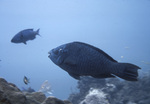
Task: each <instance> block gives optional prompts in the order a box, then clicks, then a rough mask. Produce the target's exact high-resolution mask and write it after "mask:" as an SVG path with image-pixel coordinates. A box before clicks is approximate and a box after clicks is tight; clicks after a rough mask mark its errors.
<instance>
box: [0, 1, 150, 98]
mask: <svg viewBox="0 0 150 104" xmlns="http://www.w3.org/2000/svg"><path fill="white" fill-rule="evenodd" d="M28 28H34V30H37V29H38V28H40V35H41V37H40V36H37V37H36V39H35V40H33V41H28V42H27V45H25V44H23V43H21V44H15V43H11V42H10V41H11V39H12V37H13V36H14V35H15V34H16V33H18V32H19V31H21V30H24V29H28ZM72 41H81V42H85V43H88V44H91V45H94V46H96V47H98V48H100V49H102V50H104V51H105V52H106V53H108V54H109V55H110V56H112V57H113V58H114V59H116V60H118V61H121V62H130V63H133V64H136V65H138V66H140V67H141V68H142V70H140V71H139V73H140V76H142V75H144V74H145V73H147V72H148V71H149V70H150V59H149V53H150V47H149V46H150V1H149V0H36V1H35V0H13V1H10V0H1V1H0V60H1V61H0V77H3V78H5V79H6V80H7V81H8V82H12V83H14V84H16V85H17V86H18V87H19V88H20V89H21V88H22V87H25V88H28V87H32V88H33V89H35V90H36V91H38V90H39V88H40V86H41V84H42V83H43V82H44V81H45V80H48V81H49V83H50V84H51V86H52V90H53V94H52V96H56V97H57V98H60V99H67V98H68V96H69V94H70V93H71V92H75V91H77V88H76V85H77V80H75V79H73V78H72V77H70V76H69V75H68V74H67V72H65V71H63V70H62V69H60V68H59V67H58V66H56V65H55V64H54V63H53V62H52V61H51V60H50V59H49V58H48V51H49V50H51V49H52V48H55V47H57V46H59V45H61V44H65V43H68V42H72ZM24 75H25V76H27V77H28V78H30V83H29V85H25V84H24V83H23V77H24Z"/></svg>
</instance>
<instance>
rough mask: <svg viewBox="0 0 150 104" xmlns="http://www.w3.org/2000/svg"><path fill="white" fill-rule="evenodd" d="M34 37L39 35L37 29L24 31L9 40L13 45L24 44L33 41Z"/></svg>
mask: <svg viewBox="0 0 150 104" xmlns="http://www.w3.org/2000/svg"><path fill="white" fill-rule="evenodd" d="M36 35H39V29H38V30H37V31H33V29H25V30H22V31H20V32H19V33H17V34H16V35H15V36H14V37H13V38H12V40H11V42H13V43H24V44H27V43H26V42H27V41H28V40H33V39H35V38H36Z"/></svg>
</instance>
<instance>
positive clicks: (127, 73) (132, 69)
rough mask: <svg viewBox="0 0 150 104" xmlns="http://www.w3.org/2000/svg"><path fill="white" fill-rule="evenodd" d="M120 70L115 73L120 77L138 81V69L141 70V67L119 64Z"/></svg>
mask: <svg viewBox="0 0 150 104" xmlns="http://www.w3.org/2000/svg"><path fill="white" fill-rule="evenodd" d="M118 64H119V67H118V68H119V69H118V72H117V73H115V75H117V76H118V77H120V78H122V79H125V80H128V81H137V77H138V72H137V70H138V69H141V68H140V67H138V66H136V65H133V64H130V63H118Z"/></svg>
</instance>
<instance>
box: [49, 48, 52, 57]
mask: <svg viewBox="0 0 150 104" xmlns="http://www.w3.org/2000/svg"><path fill="white" fill-rule="evenodd" d="M48 54H49V56H48V57H49V58H50V57H51V55H52V50H51V51H49V52H48Z"/></svg>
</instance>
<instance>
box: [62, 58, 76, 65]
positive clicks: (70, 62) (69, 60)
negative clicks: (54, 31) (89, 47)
mask: <svg viewBox="0 0 150 104" xmlns="http://www.w3.org/2000/svg"><path fill="white" fill-rule="evenodd" d="M64 64H66V65H69V66H76V60H75V59H74V58H72V57H67V58H66V59H65V60H64Z"/></svg>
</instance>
